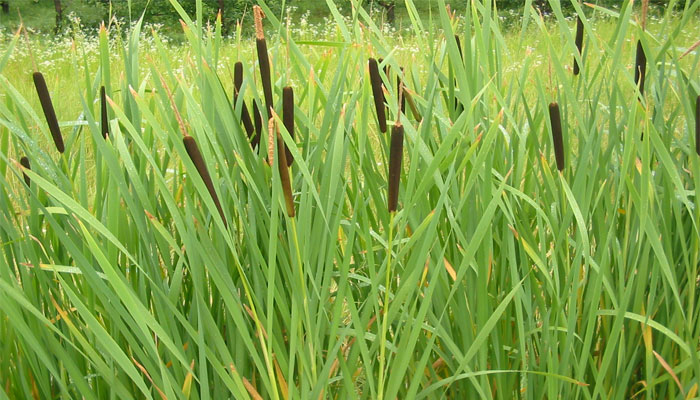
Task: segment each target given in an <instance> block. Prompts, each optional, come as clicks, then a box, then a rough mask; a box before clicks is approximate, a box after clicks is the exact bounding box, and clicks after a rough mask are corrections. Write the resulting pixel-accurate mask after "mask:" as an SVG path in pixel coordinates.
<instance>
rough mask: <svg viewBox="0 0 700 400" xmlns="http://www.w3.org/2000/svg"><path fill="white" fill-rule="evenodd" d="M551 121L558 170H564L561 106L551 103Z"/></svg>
mask: <svg viewBox="0 0 700 400" xmlns="http://www.w3.org/2000/svg"><path fill="white" fill-rule="evenodd" d="M549 121H550V122H551V124H552V141H553V142H554V156H555V157H556V159H557V169H558V170H559V171H563V170H564V141H563V139H562V131H561V114H560V112H559V104H557V103H551V104H550V105H549Z"/></svg>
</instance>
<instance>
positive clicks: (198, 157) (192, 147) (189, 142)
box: [182, 135, 226, 225]
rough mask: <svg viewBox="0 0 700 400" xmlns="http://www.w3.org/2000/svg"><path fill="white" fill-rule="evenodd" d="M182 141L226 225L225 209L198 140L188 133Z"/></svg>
mask: <svg viewBox="0 0 700 400" xmlns="http://www.w3.org/2000/svg"><path fill="white" fill-rule="evenodd" d="M182 143H183V144H184V145H185V150H187V155H188V156H190V160H192V164H194V166H195V168H196V169H197V172H198V173H199V176H200V177H201V178H202V181H203V182H204V186H206V188H207V190H208V191H209V195H211V198H212V200H214V205H216V208H217V210H219V215H221V219H222V220H223V221H224V225H226V217H225V216H224V210H223V209H222V208H221V203H220V202H219V196H217V195H216V191H214V183H213V182H212V181H211V176H210V175H209V171H208V170H207V166H206V164H205V163H204V159H203V158H202V153H200V151H199V147H198V146H197V142H195V140H194V138H193V137H192V136H189V135H188V136H185V137H183V138H182Z"/></svg>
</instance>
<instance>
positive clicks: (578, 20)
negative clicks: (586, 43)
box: [574, 17, 583, 75]
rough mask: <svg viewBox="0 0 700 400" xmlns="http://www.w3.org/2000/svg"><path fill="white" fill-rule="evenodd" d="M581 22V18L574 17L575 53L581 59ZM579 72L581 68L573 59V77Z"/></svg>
mask: <svg viewBox="0 0 700 400" xmlns="http://www.w3.org/2000/svg"><path fill="white" fill-rule="evenodd" d="M582 49H583V20H581V17H576V51H578V55H579V57H581V58H583V52H582ZM580 71H581V66H580V65H579V64H578V59H577V58H576V57H574V75H578V74H579V72H580Z"/></svg>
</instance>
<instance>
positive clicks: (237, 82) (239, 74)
mask: <svg viewBox="0 0 700 400" xmlns="http://www.w3.org/2000/svg"><path fill="white" fill-rule="evenodd" d="M241 86H243V63H242V62H240V61H238V62H236V63H235V64H233V87H234V88H235V89H236V90H235V92H234V93H236V95H238V92H240V91H241Z"/></svg>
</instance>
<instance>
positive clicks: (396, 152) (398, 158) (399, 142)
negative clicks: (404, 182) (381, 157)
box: [387, 121, 403, 213]
mask: <svg viewBox="0 0 700 400" xmlns="http://www.w3.org/2000/svg"><path fill="white" fill-rule="evenodd" d="M402 161H403V125H401V123H400V122H398V121H397V122H396V123H395V124H394V126H393V128H392V129H391V145H390V148H389V196H388V201H387V205H388V210H389V212H390V213H392V212H395V211H396V208H397V206H398V203H399V182H400V180H401V163H402Z"/></svg>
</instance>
